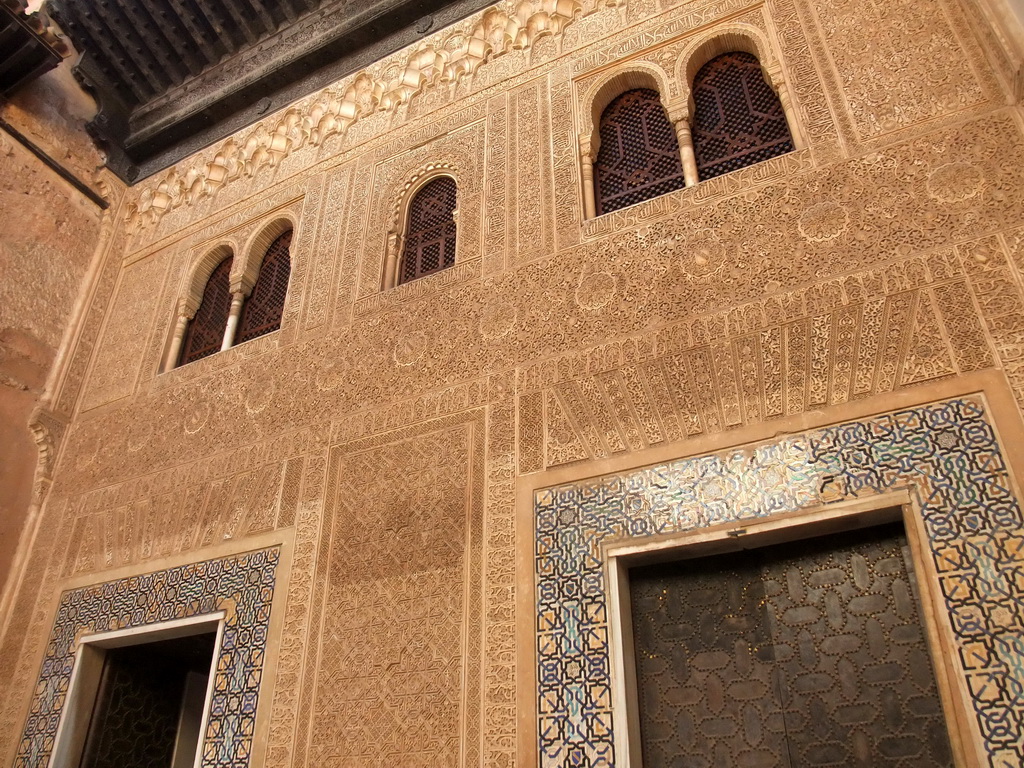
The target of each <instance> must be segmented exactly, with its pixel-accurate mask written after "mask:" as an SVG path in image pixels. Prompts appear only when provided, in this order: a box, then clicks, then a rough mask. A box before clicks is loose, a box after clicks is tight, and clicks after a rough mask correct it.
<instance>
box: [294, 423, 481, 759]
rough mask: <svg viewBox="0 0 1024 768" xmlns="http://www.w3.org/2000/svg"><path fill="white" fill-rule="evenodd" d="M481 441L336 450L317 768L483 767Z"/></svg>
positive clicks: (449, 439)
mask: <svg viewBox="0 0 1024 768" xmlns="http://www.w3.org/2000/svg"><path fill="white" fill-rule="evenodd" d="M478 428H479V427H478V423H477V422H476V421H475V420H469V421H467V419H466V418H462V419H461V420H456V421H454V422H451V423H449V424H447V425H444V424H438V425H434V428H433V430H431V431H424V430H423V429H420V430H414V431H406V432H405V433H404V434H402V433H400V434H395V435H383V436H381V437H379V438H371V439H367V440H364V441H362V442H361V443H354V444H348V445H346V446H344V447H342V448H339V449H337V456H338V462H339V463H338V465H337V474H336V480H337V484H336V487H332V488H331V489H329V492H330V494H331V496H330V497H329V499H328V500H329V503H330V504H331V513H332V515H333V532H332V533H331V535H330V536H329V537H325V538H327V539H328V541H329V548H328V549H327V550H325V557H327V559H326V560H325V561H324V562H323V563H322V566H323V568H324V569H325V570H324V571H323V573H322V578H324V579H325V581H323V582H321V583H322V584H323V588H324V596H323V603H322V605H323V608H322V611H323V613H322V616H320V617H318V618H319V621H320V622H322V629H321V637H322V640H321V645H320V650H319V656H318V658H317V661H316V672H315V676H314V677H313V678H312V679H307V685H313V686H314V689H315V690H314V692H313V712H315V713H316V714H315V717H316V721H317V726H316V727H315V728H313V729H312V730H311V731H310V736H309V739H310V741H309V746H310V752H309V754H310V757H311V758H312V759H313V760H314V761H315V762H318V763H324V762H331V761H341V762H344V763H345V764H346V765H353V766H356V765H378V764H379V758H380V756H381V755H386V756H387V757H388V761H389V762H394V763H395V764H409V763H410V762H416V763H418V764H422V765H456V764H459V762H460V760H461V759H464V758H460V755H478V748H479V738H480V730H479V729H480V719H481V711H480V702H479V695H480V680H481V678H480V673H481V666H480V665H481V657H480V650H479V649H480V642H481V639H482V638H481V634H480V633H481V630H482V625H481V618H480V616H481V591H482V581H481V579H482V562H481V554H480V553H481V548H482V542H481V537H482V535H483V533H482V498H481V495H480V494H481V493H482V482H481V480H480V478H481V477H482V475H481V474H480V473H482V471H483V466H482V464H481V463H480V462H481V458H482V455H483V454H482V449H483V446H482V444H481V443H480V442H479V440H480V437H479V435H478ZM313 680H315V683H314V682H313ZM464 692H472V693H470V694H468V696H467V695H464ZM478 759H479V758H478V757H477V758H476V759H475V761H478Z"/></svg>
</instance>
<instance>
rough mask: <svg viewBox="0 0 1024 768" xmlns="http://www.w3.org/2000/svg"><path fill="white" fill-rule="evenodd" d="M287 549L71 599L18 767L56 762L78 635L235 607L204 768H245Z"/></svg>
mask: <svg viewBox="0 0 1024 768" xmlns="http://www.w3.org/2000/svg"><path fill="white" fill-rule="evenodd" d="M280 558H281V553H280V550H279V549H278V548H276V547H275V548H271V549H264V550H259V551H256V552H249V553H246V554H243V555H237V556H234V557H229V558H224V559H220V560H206V561H204V562H201V563H192V564H189V565H183V566H179V567H177V568H170V569H168V570H166V571H156V572H154V573H148V574H145V575H143V576H131V577H129V578H125V579H118V580H117V581H109V582H106V583H103V584H96V585H93V586H89V587H82V588H80V589H74V590H69V591H67V592H65V593H64V594H63V595H61V598H60V605H59V606H58V608H57V618H56V619H55V620H54V624H53V630H52V632H51V635H50V642H49V644H48V645H47V647H46V656H45V658H44V659H43V666H42V669H41V671H40V673H39V680H38V682H37V684H36V694H35V697H34V699H33V700H32V707H31V709H30V711H29V716H28V720H27V722H26V724H25V730H24V732H23V735H22V738H21V744H20V745H19V747H18V753H17V756H16V757H15V760H14V768H41V767H42V766H45V765H47V763H48V761H49V759H50V754H51V752H52V751H53V747H54V740H55V738H56V735H57V725H58V723H59V721H60V715H61V710H62V709H63V707H64V702H65V699H66V698H67V694H68V684H69V682H70V679H71V670H72V668H73V667H74V664H75V653H76V651H77V649H78V638H79V637H81V636H82V635H85V634H92V633H96V632H106V631H110V630H116V629H127V628H130V627H141V626H145V625H147V624H155V623H159V622H164V621H171V620H173V619H184V618H188V617H190V616H200V615H203V614H208V613H214V612H216V611H218V610H220V609H222V608H224V609H226V612H227V617H226V618H225V620H224V635H223V642H222V644H221V648H220V653H219V655H218V657H217V664H216V668H217V671H216V673H215V675H214V691H213V699H212V701H211V702H210V716H209V721H208V723H207V726H206V738H205V742H204V746H203V761H202V768H245V766H248V765H249V755H250V747H251V743H252V737H253V728H254V726H255V720H256V703H257V700H258V698H259V691H260V681H261V679H262V674H263V656H264V649H265V647H266V643H267V630H268V625H269V623H270V607H271V601H272V599H273V597H274V583H275V578H276V572H277V565H278V562H279V561H280Z"/></svg>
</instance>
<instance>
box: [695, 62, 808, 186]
mask: <svg viewBox="0 0 1024 768" xmlns="http://www.w3.org/2000/svg"><path fill="white" fill-rule="evenodd" d="M693 103H694V115H693V150H694V153H695V154H696V155H697V174H698V175H699V176H700V178H701V179H702V180H703V179H711V178H714V177H715V176H721V175H722V174H723V173H729V172H730V171H735V170H738V169H740V168H746V167H747V166H748V165H753V164H754V163H760V162H761V161H762V160H768V159H769V158H772V157H776V156H777V155H784V154H786V153H787V152H792V151H793V137H792V136H790V133H789V125H788V124H787V123H786V115H785V113H784V112H783V110H782V103H781V102H780V101H779V97H778V96H776V95H775V91H773V90H772V87H771V86H770V85H769V84H768V83H766V82H765V80H764V75H763V74H762V73H761V64H760V62H758V60H757V58H756V57H754V56H751V55H750V54H749V53H743V52H741V51H735V52H733V53H726V54H722V55H721V56H718V57H716V58H714V59H712V60H711V61H709V62H708V63H707V64H705V65H704V66H703V67H701V69H700V71H699V72H698V73H697V76H696V77H695V78H694V79H693Z"/></svg>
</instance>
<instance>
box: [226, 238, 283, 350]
mask: <svg viewBox="0 0 1024 768" xmlns="http://www.w3.org/2000/svg"><path fill="white" fill-rule="evenodd" d="M291 244H292V231H291V230H290V229H289V230H288V231H287V232H285V233H284V234H283V235H281V236H280V237H278V238H277V239H276V240H275V241H274V242H272V243H271V244H270V247H269V248H267V252H266V254H265V255H264V256H263V264H262V265H261V266H260V274H259V277H257V278H256V285H254V286H253V289H252V293H251V294H249V298H248V299H246V301H245V303H244V304H243V305H242V314H241V315H240V316H239V318H238V333H237V336H236V338H235V343H236V344H241V343H242V342H243V341H249V340H250V339H255V338H256V337H257V336H262V335H263V334H265V333H273V332H274V331H276V330H278V329H279V328H280V327H281V314H282V313H283V312H284V300H285V298H286V297H287V296H288V280H289V278H290V277H291V273H292V261H291V256H290V254H289V249H290V248H291Z"/></svg>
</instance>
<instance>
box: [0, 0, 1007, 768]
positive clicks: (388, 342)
mask: <svg viewBox="0 0 1024 768" xmlns="http://www.w3.org/2000/svg"><path fill="white" fill-rule="evenodd" d="M535 6H536V7H535ZM549 6H551V7H552V8H556V10H554V11H551V9H550V8H549ZM544 9H548V10H546V11H545V10H544ZM558 9H560V10H558ZM975 11H976V8H975V7H974V5H973V3H972V2H971V0H936V2H934V3H930V4H927V5H925V4H921V3H916V2H913V0H900V1H899V2H888V3H884V4H865V3H862V2H851V1H848V0H817V2H813V3H812V2H810V1H809V0H767V2H764V3H758V2H746V0H711V1H708V2H699V1H696V2H695V1H691V2H671V1H670V0H661V1H660V2H657V1H655V0H620V2H618V3H615V4H612V3H604V2H602V3H596V2H581V1H579V0H567V2H564V3H559V4H557V7H556V6H555V4H547V3H539V2H531V1H530V0H520V1H519V2H504V3H500V4H498V6H496V8H494V9H491V10H489V11H488V12H486V13H484V14H479V15H477V16H476V17H473V18H471V19H468V20H467V21H465V22H463V23H460V24H459V25H456V26H455V27H453V28H450V29H447V30H442V31H440V32H438V33H436V34H434V35H432V36H431V37H428V38H426V39H425V41H424V42H423V43H422V44H421V45H420V46H419V47H418V48H417V49H415V50H413V51H405V52H401V53H399V54H396V55H395V56H392V57H389V58H388V59H385V60H384V61H381V62H379V63H377V64H375V65H374V66H373V67H371V68H370V69H369V70H367V71H366V72H363V73H360V74H358V75H356V76H353V77H352V78H350V79H349V80H346V81H344V82H341V83H339V84H337V85H336V86H334V87H332V88H329V89H327V90H326V91H324V92H323V93H320V94H315V95H314V96H311V97H309V98H307V99H304V100H302V101H300V102H298V103H296V104H295V105H292V106H291V107H289V108H288V109H287V110H285V111H284V112H282V113H279V114H278V115H275V116H271V117H269V118H267V119H266V120H265V121H264V122H263V123H262V124H261V125H259V126H257V127H255V128H253V129H251V130H247V131H244V132H241V133H240V134H238V135H237V136H235V137H233V138H232V139H230V140H228V141H226V142H223V143H221V144H219V145H215V146H213V147H210V148H209V149H208V150H205V151H204V152H202V153H200V154H198V155H197V156H195V157H194V158H191V159H190V160H188V161H187V162H184V163H182V164H180V165H179V166H178V167H177V168H175V169H174V170H172V171H170V172H168V173H167V174H166V175H165V176H164V177H161V178H158V179H152V180H148V181H147V182H145V183H144V184H142V185H139V186H138V187H136V188H134V189H133V190H131V191H130V192H129V193H128V199H127V201H126V203H125V204H124V206H123V207H122V209H121V210H120V211H119V212H118V214H117V215H118V216H119V221H120V222H121V223H120V224H119V225H118V227H117V228H116V229H115V230H114V232H113V234H112V237H111V238H110V241H109V243H108V245H107V249H106V255H105V257H104V258H105V260H104V264H103V269H102V271H101V273H100V275H99V279H98V282H97V286H96V289H95V295H94V299H93V301H92V306H91V309H90V311H89V314H88V315H87V316H86V319H85V322H84V323H83V326H82V328H81V331H80V334H79V336H78V339H77V347H76V349H77V351H76V353H75V354H74V356H73V357H72V358H71V359H70V361H69V363H68V368H67V371H66V373H65V375H64V376H63V378H62V385H61V387H60V389H59V391H58V392H57V393H56V394H55V396H54V398H53V402H52V405H51V408H52V411H53V413H54V414H56V416H57V417H59V418H61V419H67V420H69V421H70V427H69V429H68V433H67V437H66V440H65V441H64V443H63V445H62V448H61V452H60V456H59V459H58V463H57V465H56V468H55V469H54V472H53V478H54V480H53V487H52V489H51V491H50V493H49V496H48V498H47V501H46V505H45V507H44V510H43V517H42V521H41V524H40V526H39V529H38V533H37V537H36V542H35V546H34V547H33V549H32V550H31V552H30V554H29V556H28V558H27V560H26V563H25V568H24V571H23V572H22V574H21V588H20V589H19V590H18V591H17V593H16V594H13V595H12V596H11V597H10V601H9V602H8V603H7V605H6V608H7V611H8V619H7V622H6V625H5V626H6V631H5V634H4V635H3V642H2V646H0V670H2V671H0V688H3V689H4V690H10V691H14V692H15V694H14V695H12V696H9V697H7V701H6V702H5V705H4V709H3V710H2V719H0V756H2V757H3V759H4V760H7V759H8V757H7V756H9V755H11V754H12V749H13V741H12V740H11V734H16V733H19V732H20V727H19V724H20V723H21V722H22V721H23V718H24V713H25V711H26V710H25V708H26V706H27V701H28V697H29V694H30V691H31V689H32V681H33V680H34V679H35V676H36V674H37V671H38V665H39V658H40V653H41V649H42V644H43V642H44V639H45V637H46V630H47V627H49V625H50V623H51V622H52V616H51V615H49V607H48V606H49V605H50V604H51V602H52V599H53V596H54V594H56V592H57V591H58V590H59V589H60V585H61V584H62V583H63V581H64V580H65V579H68V578H82V577H87V576H88V575H90V574H97V577H96V578H97V580H98V581H99V580H103V579H102V578H101V576H100V574H102V572H104V571H106V570H108V569H113V568H124V567H127V566H131V567H137V568H139V569H140V572H141V570H142V569H147V568H148V569H149V570H152V566H153V564H154V563H157V562H160V561H161V560H162V559H164V558H168V557H179V556H181V555H182V554H184V553H189V552H191V551H194V550H199V549H203V548H204V547H208V546H211V545H213V544H215V543H218V542H221V543H222V542H224V541H234V540H237V541H238V546H239V547H240V548H244V546H245V540H246V537H248V536H251V535H255V534H257V533H263V532H266V531H271V530H275V529H289V530H291V529H293V530H294V535H295V551H294V558H293V567H292V571H291V578H290V581H289V585H288V596H287V602H286V604H285V607H284V611H285V614H284V617H283V620H282V626H283V630H282V635H281V638H280V650H279V653H278V654H277V655H276V661H275V665H276V667H275V668H276V675H277V682H276V685H275V686H274V688H273V690H272V691H265V692H264V693H265V694H266V695H267V696H270V697H271V699H270V701H271V703H270V704H269V705H268V706H269V707H270V710H269V711H270V715H269V720H268V721H267V723H268V724H267V726H266V729H267V730H266V737H267V740H266V750H267V752H266V754H267V756H268V758H267V759H268V763H267V764H271V765H296V766H298V765H306V764H315V763H320V762H325V763H328V764H332V763H337V764H345V765H374V764H387V765H393V764H403V765H406V764H410V765H411V764H422V765H454V764H467V765H468V764H471V763H474V762H476V761H477V760H479V762H480V763H482V764H483V765H487V766H510V765H513V764H514V763H515V762H516V754H517V753H516V749H517V746H516V744H517V729H518V728H519V727H522V723H521V722H519V723H517V712H516V695H517V692H516V643H515V629H516V623H517V620H518V621H520V622H523V621H525V622H528V623H529V622H530V621H531V620H532V619H531V617H521V616H520V617H517V616H516V613H515V599H516V584H517V579H518V580H519V583H520V584H522V583H527V582H528V580H529V579H530V578H531V575H530V574H529V573H518V574H517V571H516V567H515V562H516V561H515V553H516V549H515V546H516V528H515V510H514V507H515V501H514V499H515V488H516V478H517V477H519V476H522V475H524V474H528V473H533V472H538V471H541V470H545V469H548V468H551V467H557V466H562V465H566V464H570V463H572V462H582V461H588V460H593V459H600V458H602V457H606V456H613V455H624V454H627V453H628V452H631V451H638V450H642V449H644V448H647V447H650V446H656V445H659V444H665V445H671V444H678V445H679V446H680V448H679V450H680V451H681V452H682V451H686V450H688V449H687V448H686V446H687V445H688V444H689V443H688V442H687V441H692V440H697V439H700V438H701V437H702V436H705V435H714V434H716V433H721V432H725V431H728V430H733V429H737V428H739V427H741V426H744V425H750V424H757V423H760V422H765V421H770V420H773V419H778V418H782V417H785V416H791V415H796V414H805V413H811V412H823V414H825V415H823V416H821V418H822V419H826V418H827V413H828V409H829V408H830V407H831V406H836V405H839V404H843V403H846V402H848V401H850V400H855V399H861V398H868V397H872V396H882V399H880V400H879V402H881V403H884V395H885V393H887V392H892V391H894V390H898V389H902V388H905V387H911V386H916V385H920V384H926V383H928V382H933V381H936V380H939V379H943V378H948V377H955V376H958V375H960V374H965V373H968V372H972V371H977V370H982V369H989V368H1001V369H1002V370H1003V371H1005V374H1006V376H1007V378H1008V379H1009V382H1010V384H1011V386H1012V387H1013V389H1014V391H1015V393H1016V394H1017V397H1018V400H1019V401H1020V402H1024V342H1022V339H1024V296H1022V285H1024V284H1022V282H1021V281H1022V279H1024V227H1022V226H1021V222H1022V221H1024V218H1022V214H1024V185H1022V176H1024V122H1022V115H1021V112H1020V108H1019V106H1016V105H1013V104H1012V92H1013V91H1012V78H1013V77H1014V74H1015V73H1014V71H1012V70H1011V69H1010V68H1009V67H1007V66H1004V65H1003V64H1001V63H1000V58H999V56H997V55H994V54H993V51H992V49H991V46H990V38H991V35H992V32H991V30H990V29H988V28H986V27H984V26H980V25H979V20H980V19H981V18H982V17H981V16H980V15H979V14H977V13H976V12H975ZM534 12H536V13H534ZM531 14H533V15H531ZM531 19H532V21H531ZM740 23H742V24H743V25H746V26H747V27H749V28H750V29H753V30H755V31H756V32H757V34H759V35H761V36H762V37H763V39H764V40H767V41H768V42H769V45H770V46H771V47H772V50H773V52H774V54H775V56H776V57H777V59H778V61H779V63H780V65H781V69H782V72H783V76H784V77H785V80H786V83H787V85H788V87H789V90H790V93H791V95H792V98H793V102H794V105H795V107H796V113H797V116H798V120H799V123H800V127H801V129H802V131H803V133H804V134H805V136H806V138H807V142H808V146H807V148H805V149H802V150H799V151H797V152H794V153H792V154H790V155H786V156H783V157H780V158H776V159H774V160H772V161H769V162H767V163H764V164H761V165H758V166H756V167H752V168H747V169H744V170H742V171H739V172H736V173H733V174H729V175H726V176H723V177H720V178H716V179H713V180H711V181H708V182H704V183H701V184H699V185H698V186H696V187H693V188H689V189H684V190H679V191H677V192H674V193H671V194H669V195H666V196H664V197H661V198H658V199H656V200H652V201H648V202H646V203H642V204H640V205H637V206H634V207H632V208H629V209H626V210H623V211H619V212H616V213H614V214H610V215H609V216H605V217H601V218H600V219H597V220H593V221H587V222H584V221H582V218H583V216H582V206H581V193H580V179H579V176H580V174H579V165H578V155H577V144H576V141H577V140H576V137H577V135H578V134H579V132H580V131H581V130H582V125H583V121H582V116H583V114H584V112H585V110H586V109H587V105H585V104H583V103H581V101H580V98H581V94H582V93H583V92H585V90H586V86H587V83H588V82H590V81H591V80H592V79H593V78H594V77H595V76H597V75H599V73H600V72H601V71H602V69H603V68H606V67H608V66H611V65H618V64H621V63H622V62H623V61H628V60H631V59H634V58H636V59H642V60H643V61H645V62H648V63H650V62H653V63H655V64H657V65H658V66H660V67H661V68H662V69H663V70H664V71H665V72H666V73H668V74H667V76H668V77H669V78H670V80H671V85H670V87H671V88H674V89H679V90H680V92H681V89H682V88H683V87H684V86H685V83H682V82H681V80H680V78H681V77H682V74H681V70H680V67H681V66H682V64H681V63H680V62H681V60H682V58H684V57H685V56H686V55H687V53H688V52H689V51H692V50H693V49H694V47H696V46H698V45H699V44H700V43H701V41H702V40H704V39H705V38H706V36H707V35H709V34H713V33H714V32H715V30H716V29H720V28H725V27H728V26H730V25H733V26H735V25H738V24H740ZM474 41H475V42H474ZM430 163H441V164H446V165H448V166H451V167H453V168H455V169H456V174H457V175H458V176H459V178H460V182H461V186H460V204H459V207H460V219H459V238H460V241H459V258H458V260H457V263H456V266H455V267H454V268H452V269H450V270H446V271H445V272H441V273H438V274H437V275H434V276H431V277H429V278H426V279H423V280H420V281H416V282H415V283H411V284H409V285H405V286H401V287H400V288H399V289H396V290H392V291H388V292H384V293H382V292H381V291H380V289H379V288H380V281H381V271H382V265H383V263H384V257H385V249H386V248H387V234H388V231H389V227H390V226H391V222H392V221H393V215H394V210H395V209H394V205H395V201H396V200H398V199H399V198H400V197H401V195H402V194H403V191H404V190H405V189H406V187H407V185H408V184H410V183H412V181H413V179H414V178H415V177H416V174H417V173H419V172H422V171H423V170H426V166H427V165H429V164H430ZM283 210H288V211H290V212H292V214H293V215H294V216H295V217H296V219H297V221H298V227H297V231H296V238H295V240H294V242H293V246H292V258H293V273H292V281H291V286H290V289H289V296H288V300H287V304H286V307H285V313H284V319H283V322H282V327H281V330H280V331H278V332H275V333H274V334H271V335H268V336H266V337H262V338H261V339H258V340H256V341H253V342H250V343H247V344H244V345H241V346H239V347H236V348H234V349H231V350H228V351H226V352H222V353H220V354H217V355H214V356H212V357H210V358H207V359H204V360H201V361H199V362H196V363H194V364H191V365H189V366H186V367H184V368H180V369H175V370H172V371H168V372H165V373H159V370H160V363H161V359H162V358H163V356H164V355H165V353H166V349H167V345H168V341H169V336H170V333H171V330H172V328H173V322H174V316H175V312H176V306H177V303H178V301H179V298H180V297H181V295H182V292H183V291H184V290H185V286H186V281H187V278H188V274H189V269H190V267H191V266H192V265H193V264H194V263H195V261H196V260H197V259H199V258H201V257H202V256H203V254H204V253H206V252H207V251H208V250H209V249H210V248H213V247H215V246H216V245H217V244H218V243H220V242H224V241H225V240H228V241H230V242H233V243H236V244H237V245H238V247H244V245H245V244H246V243H248V242H249V241H250V239H251V238H252V237H254V236H255V235H256V234H257V233H258V232H259V230H260V229H261V228H262V227H263V226H264V225H265V224H266V223H267V222H269V221H272V220H274V218H275V217H276V216H278V215H279V213H280V212H281V211H283ZM880 408H882V406H880ZM357 501H358V503H357ZM519 535H520V536H522V535H525V533H524V532H520V533H519ZM442 542H443V543H444V545H446V546H448V547H449V548H450V549H449V551H446V552H444V553H443V555H444V556H443V557H442V556H441V555H442V553H441V552H439V551H438V548H439V547H441V546H442ZM357 543H359V546H356V544H357ZM405 553H408V557H403V555H404V554H405ZM524 580H526V581H525V582H524ZM422 622H426V623H429V624H430V625H431V626H430V628H429V629H430V631H427V629H425V628H422V627H419V626H417V624H418V623H422ZM360 673H364V674H362V675H361V674H360ZM346 697H348V698H346ZM375 697H376V698H375ZM357 701H365V702H366V707H365V708H361V707H358V706H356V704H355V702H357ZM392 704H393V705H395V706H397V707H398V709H399V710H401V712H402V713H404V714H403V715H402V721H403V722H404V723H406V726H407V725H408V724H409V723H416V724H417V726H416V728H417V729H418V731H417V733H416V735H415V737H414V736H413V735H411V732H410V731H409V729H408V727H406V726H402V727H398V726H397V725H395V723H394V722H392V721H391V720H389V719H388V718H394V717H395V715H394V714H393V711H397V710H391V709H390V708H389V706H390V705H392ZM374 707H376V709H375V708H374ZM339 708H340V709H341V710H344V711H346V712H350V716H346V717H339V716H338V715H337V712H338V710H339ZM421 736H422V738H421Z"/></svg>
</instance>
